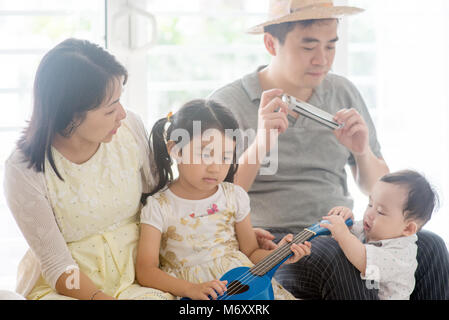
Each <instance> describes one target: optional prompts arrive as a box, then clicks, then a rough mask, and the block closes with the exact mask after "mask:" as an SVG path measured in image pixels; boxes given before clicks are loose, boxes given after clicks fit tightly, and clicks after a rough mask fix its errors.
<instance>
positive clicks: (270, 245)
mask: <svg viewBox="0 0 449 320" xmlns="http://www.w3.org/2000/svg"><path fill="white" fill-rule="evenodd" d="M253 230H254V233H255V234H256V238H257V243H258V244H259V248H261V249H265V250H273V249H276V248H277V247H278V246H277V244H276V243H274V242H273V240H274V238H275V236H273V235H272V234H271V233H270V232H268V231H267V230H264V229H260V228H253Z"/></svg>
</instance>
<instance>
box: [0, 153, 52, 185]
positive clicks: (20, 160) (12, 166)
mask: <svg viewBox="0 0 449 320" xmlns="http://www.w3.org/2000/svg"><path fill="white" fill-rule="evenodd" d="M4 184H5V188H6V189H8V190H9V189H14V190H23V188H25V187H26V186H30V187H32V188H33V190H38V191H39V192H43V193H45V190H46V187H45V181H44V174H43V172H38V171H37V170H36V169H35V168H33V167H30V165H29V161H28V160H27V158H26V156H25V154H24V153H23V151H22V150H20V149H19V148H17V147H16V148H15V149H14V150H13V151H12V152H11V154H10V155H9V157H8V158H7V159H6V161H5V175H4ZM8 190H6V191H8Z"/></svg>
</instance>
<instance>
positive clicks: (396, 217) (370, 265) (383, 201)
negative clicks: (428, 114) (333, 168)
mask: <svg viewBox="0 0 449 320" xmlns="http://www.w3.org/2000/svg"><path fill="white" fill-rule="evenodd" d="M437 201H438V200H437V195H436V193H435V192H434V190H433V189H432V187H431V186H430V184H429V183H428V182H427V180H426V179H425V178H424V177H423V176H422V175H420V174H419V173H417V172H414V171H409V170H406V171H400V172H396V173H392V174H388V175H386V176H384V177H382V178H381V179H380V180H379V181H378V182H377V183H376V184H375V186H374V188H373V190H372V193H371V195H370V197H369V204H368V207H367V208H366V211H365V215H364V217H363V221H358V222H355V223H354V226H353V227H352V229H351V230H350V229H349V228H348V227H347V226H346V225H345V223H344V221H346V220H347V219H348V218H351V219H353V220H354V215H353V213H352V212H351V210H350V209H348V208H345V207H336V208H333V209H332V210H331V211H330V212H329V214H328V216H327V217H324V220H327V221H328V222H329V224H321V227H323V228H327V229H329V230H330V232H331V233H332V236H333V237H334V239H335V240H336V241H337V242H338V243H339V245H340V247H341V248H342V250H343V252H344V254H345V255H346V257H347V258H348V260H349V261H350V262H351V263H352V264H353V265H354V266H355V267H356V268H357V269H358V270H360V272H361V277H362V279H364V280H368V281H369V282H368V281H367V285H371V286H372V287H371V288H376V289H379V298H380V299H382V300H408V299H409V298H410V295H411V293H412V291H413V289H414V287H415V277H414V275H415V270H416V268H417V265H418V263H417V260H416V254H417V246H416V241H417V239H418V237H417V235H416V233H417V232H418V231H419V230H421V228H422V227H423V226H424V225H425V224H426V223H427V222H428V221H429V220H430V218H431V216H432V213H433V211H434V208H435V206H436V204H437Z"/></svg>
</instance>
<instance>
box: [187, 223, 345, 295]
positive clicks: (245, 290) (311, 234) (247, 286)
mask: <svg viewBox="0 0 449 320" xmlns="http://www.w3.org/2000/svg"><path fill="white" fill-rule="evenodd" d="M325 223H329V222H328V221H326V220H323V221H321V222H320V223H317V224H315V225H313V226H311V227H309V228H307V229H304V230H303V231H301V232H300V233H298V234H297V235H296V236H295V237H294V238H293V241H292V243H297V244H299V243H304V242H305V241H307V240H311V239H313V238H315V237H318V236H324V235H330V234H331V233H330V231H329V230H328V229H325V228H322V227H320V224H325ZM352 224H353V222H352V220H351V219H348V220H346V225H347V226H348V227H350V226H352ZM290 246H291V243H286V244H284V245H282V246H280V247H278V248H277V249H275V250H274V251H273V252H272V253H271V254H269V255H268V256H266V257H265V258H264V259H263V260H261V261H260V262H259V263H257V264H256V265H254V266H253V267H252V268H249V267H237V268H234V269H231V270H229V271H228V272H226V273H225V274H224V275H223V276H222V277H221V279H220V280H221V281H223V280H227V281H228V284H227V289H228V290H227V291H226V292H225V293H224V294H223V295H221V296H218V298H217V300H273V299H274V294H273V287H272V286H271V279H272V278H273V275H274V273H275V272H276V270H277V269H278V268H279V267H280V266H281V264H283V263H284V262H285V260H287V259H288V258H290V256H292V255H293V253H292V251H291V250H290ZM182 300H190V299H189V298H183V299H182Z"/></svg>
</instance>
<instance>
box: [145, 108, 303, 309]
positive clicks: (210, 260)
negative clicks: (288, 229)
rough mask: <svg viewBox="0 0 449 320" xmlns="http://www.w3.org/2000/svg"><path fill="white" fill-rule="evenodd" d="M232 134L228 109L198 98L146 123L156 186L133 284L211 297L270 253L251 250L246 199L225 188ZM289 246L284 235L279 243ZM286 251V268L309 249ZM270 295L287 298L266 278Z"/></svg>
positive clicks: (232, 156)
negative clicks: (230, 275) (232, 275)
mask: <svg viewBox="0 0 449 320" xmlns="http://www.w3.org/2000/svg"><path fill="white" fill-rule="evenodd" d="M237 131H238V124H237V121H236V120H235V118H234V116H233V115H232V113H231V111H229V110H228V109H226V108H224V107H222V106H221V105H219V104H217V103H214V102H213V101H206V100H195V101H192V102H190V103H187V104H186V105H185V106H184V107H183V108H181V110H179V111H178V112H177V113H176V114H175V115H173V116H171V115H169V116H168V117H167V118H164V119H161V120H159V121H158V122H157V123H156V124H155V125H154V127H153V130H152V132H151V136H150V143H152V147H153V152H154V163H156V166H157V171H158V174H159V182H158V185H157V187H156V188H155V189H154V190H153V192H152V193H151V194H152V195H151V196H150V197H148V199H147V204H146V206H145V207H144V208H143V209H142V213H141V235H140V241H139V247H138V254H137V267H136V273H137V280H138V282H139V283H140V284H141V285H143V286H147V287H151V288H158V289H160V290H162V291H165V292H170V293H172V294H173V295H175V296H178V297H189V298H191V299H194V300H208V299H209V297H208V296H210V297H212V299H216V298H217V296H218V295H222V294H223V293H224V292H225V291H226V284H227V283H226V281H219V280H216V279H219V278H220V277H221V276H222V275H223V274H224V273H226V272H227V271H228V270H230V269H232V268H235V267H241V266H247V267H251V266H252V265H253V263H257V262H259V261H260V260H262V259H263V258H264V257H266V256H267V255H268V254H270V253H271V251H269V250H262V249H259V246H258V244H257V239H256V236H255V233H254V231H253V229H252V226H251V220H250V215H249V212H250V201H249V197H248V195H247V193H246V192H245V191H244V190H243V188H241V187H239V186H237V185H234V184H233V183H232V182H233V178H234V174H235V173H236V171H237V166H238V165H237V161H236V137H235V133H236V132H237ZM211 141H212V142H211ZM172 160H175V161H176V162H177V168H178V172H179V177H178V178H177V179H176V180H173V173H172V170H171V166H172ZM291 240H292V235H288V236H286V237H285V238H284V239H282V241H281V243H280V244H282V243H286V242H287V241H288V242H290V241H291ZM291 250H292V251H293V253H294V255H293V256H292V257H291V258H290V259H288V260H287V263H294V262H296V261H298V260H299V259H300V258H301V257H303V256H304V255H308V254H310V243H306V244H305V245H303V244H301V245H297V244H292V245H291ZM273 290H274V294H275V298H276V299H294V297H293V296H292V295H291V294H290V293H289V292H288V291H286V290H285V289H284V288H282V287H281V286H280V285H279V284H278V283H276V282H275V281H274V280H273Z"/></svg>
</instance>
